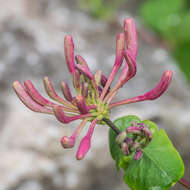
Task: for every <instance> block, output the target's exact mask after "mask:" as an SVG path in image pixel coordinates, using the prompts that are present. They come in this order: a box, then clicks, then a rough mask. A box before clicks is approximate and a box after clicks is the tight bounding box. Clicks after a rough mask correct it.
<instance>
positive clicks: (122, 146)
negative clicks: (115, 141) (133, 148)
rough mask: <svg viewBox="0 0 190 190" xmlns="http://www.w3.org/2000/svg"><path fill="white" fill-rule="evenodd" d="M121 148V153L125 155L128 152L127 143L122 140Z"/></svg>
mask: <svg viewBox="0 0 190 190" xmlns="http://www.w3.org/2000/svg"><path fill="white" fill-rule="evenodd" d="M121 150H122V152H123V154H125V155H127V156H128V155H129V154H130V152H129V147H128V144H127V143H125V142H123V143H122V144H121Z"/></svg>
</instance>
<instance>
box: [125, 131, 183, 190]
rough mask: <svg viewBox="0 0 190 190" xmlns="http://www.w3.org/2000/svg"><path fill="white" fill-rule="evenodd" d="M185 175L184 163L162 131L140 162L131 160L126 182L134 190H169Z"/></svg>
mask: <svg viewBox="0 0 190 190" xmlns="http://www.w3.org/2000/svg"><path fill="white" fill-rule="evenodd" d="M183 174H184V165H183V161H182V159H181V157H180V155H179V153H178V152H177V151H176V149H175V148H174V146H173V145H172V143H171V141H170V139H169V138H168V136H167V134H166V133H165V131H164V130H163V129H161V130H160V131H158V132H156V133H155V134H154V137H153V139H152V141H151V142H150V144H149V145H148V146H147V147H146V148H145V149H144V150H143V157H142V158H141V159H140V160H138V161H135V160H131V162H130V164H129V165H128V168H127V170H126V172H125V175H124V181H125V182H126V183H127V184H128V185H129V187H130V188H131V189H132V190H167V189H169V188H170V187H171V186H172V185H174V184H175V183H176V182H177V181H178V180H179V179H180V178H181V177H182V176H183Z"/></svg>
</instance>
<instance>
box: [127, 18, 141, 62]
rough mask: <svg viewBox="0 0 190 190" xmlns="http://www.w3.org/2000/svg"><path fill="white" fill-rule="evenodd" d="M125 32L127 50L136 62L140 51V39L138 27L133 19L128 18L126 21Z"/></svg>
mask: <svg viewBox="0 0 190 190" xmlns="http://www.w3.org/2000/svg"><path fill="white" fill-rule="evenodd" d="M124 32H125V39H126V42H127V50H128V51H129V52H130V55H131V57H132V59H133V60H135V59H136V56H137V50H138V39H137V33H136V27H135V24H134V21H133V20H132V19H130V18H127V19H125V20H124Z"/></svg>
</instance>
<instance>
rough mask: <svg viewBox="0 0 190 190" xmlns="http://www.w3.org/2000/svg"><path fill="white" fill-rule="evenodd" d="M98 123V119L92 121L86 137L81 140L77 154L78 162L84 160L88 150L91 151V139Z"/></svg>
mask: <svg viewBox="0 0 190 190" xmlns="http://www.w3.org/2000/svg"><path fill="white" fill-rule="evenodd" d="M97 121H98V120H97V119H94V120H93V121H92V123H91V125H90V128H89V130H88V132H87V134H86V136H85V137H84V138H83V139H82V140H81V142H80V145H79V148H78V151H77V154H76V159H77V160H82V159H83V158H84V157H85V155H86V153H87V152H88V150H89V149H90V146H91V137H92V134H93V132H94V127H95V125H96V123H97Z"/></svg>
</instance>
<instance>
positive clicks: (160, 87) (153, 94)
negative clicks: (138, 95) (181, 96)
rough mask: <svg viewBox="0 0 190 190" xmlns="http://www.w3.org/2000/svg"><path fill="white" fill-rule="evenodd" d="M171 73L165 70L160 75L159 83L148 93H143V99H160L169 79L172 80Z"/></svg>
mask: <svg viewBox="0 0 190 190" xmlns="http://www.w3.org/2000/svg"><path fill="white" fill-rule="evenodd" d="M172 75H173V73H172V71H170V70H167V71H165V72H164V74H163V75H162V78H161V80H160V82H159V83H158V84H157V85H156V86H155V87H154V88H153V89H152V90H150V91H149V92H147V93H145V94H144V95H143V96H144V98H145V99H149V100H154V99H156V98H158V97H160V96H161V95H162V94H163V93H164V92H165V91H166V90H167V88H168V86H169V84H170V82H171V79H172Z"/></svg>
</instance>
